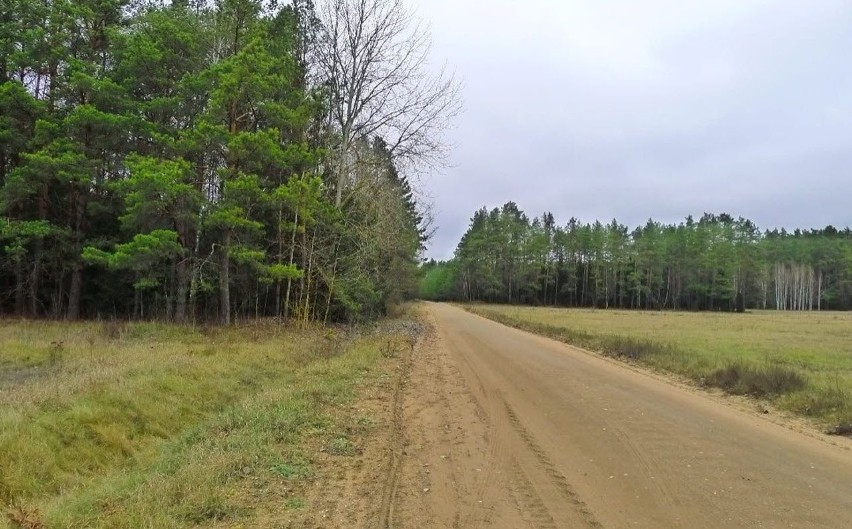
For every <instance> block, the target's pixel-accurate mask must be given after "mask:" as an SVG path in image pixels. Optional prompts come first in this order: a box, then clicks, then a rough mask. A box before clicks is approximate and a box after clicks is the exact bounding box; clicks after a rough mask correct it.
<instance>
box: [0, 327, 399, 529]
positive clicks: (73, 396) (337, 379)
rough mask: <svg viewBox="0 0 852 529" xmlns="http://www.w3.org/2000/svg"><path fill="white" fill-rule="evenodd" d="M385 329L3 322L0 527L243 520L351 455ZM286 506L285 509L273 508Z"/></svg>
mask: <svg viewBox="0 0 852 529" xmlns="http://www.w3.org/2000/svg"><path fill="white" fill-rule="evenodd" d="M389 340H390V341H399V340H401V338H398V337H396V336H395V335H394V332H393V331H387V332H377V331H369V332H368V330H367V329H363V330H362V332H360V333H349V332H341V333H334V332H333V331H329V330H326V329H320V328H317V329H313V330H299V331H295V330H287V331H283V332H282V331H281V330H280V329H279V328H278V327H276V326H274V325H267V324H257V325H247V326H241V327H236V328H230V329H210V330H193V329H190V328H186V327H177V326H168V325H157V324H139V325H122V324H104V325H101V324H60V323H38V322H7V323H3V324H0V528H3V529H7V528H16V527H27V528H40V527H117V528H121V527H126V528H136V527H185V526H194V525H201V526H215V525H219V524H226V525H227V524H247V525H251V521H252V520H253V519H254V517H255V516H256V515H257V513H258V512H259V511H260V510H262V506H264V505H271V504H274V505H276V506H280V505H285V504H286V505H285V506H286V507H287V508H301V507H303V506H305V503H304V500H302V499H300V498H298V497H290V498H287V499H286V500H282V495H284V496H286V495H287V494H288V492H287V491H288V490H292V487H291V485H292V484H293V483H298V482H305V481H307V480H310V479H312V478H313V476H314V468H313V462H312V461H313V460H312V451H313V450H315V449H318V448H315V447H319V446H328V447H330V450H332V451H333V453H340V454H341V455H351V454H354V453H356V450H357V447H355V446H354V445H353V444H352V443H351V442H349V440H348V438H347V437H346V436H345V434H341V432H344V431H346V428H350V427H352V428H361V429H363V428H366V426H364V425H361V424H360V421H361V419H360V418H356V417H347V416H346V415H345V413H343V412H342V411H341V410H345V409H348V406H346V404H347V403H349V402H351V401H353V400H354V399H355V398H356V397H357V395H358V392H359V390H360V388H362V387H363V386H365V385H367V384H371V383H373V381H375V380H378V378H379V377H380V376H383V375H382V373H383V372H384V371H383V368H382V367H381V366H382V365H383V364H382V362H385V360H384V359H385V357H386V355H387V347H388V346H387V343H388V341H389ZM282 502H284V503H282Z"/></svg>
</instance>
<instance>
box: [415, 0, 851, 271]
mask: <svg viewBox="0 0 852 529" xmlns="http://www.w3.org/2000/svg"><path fill="white" fill-rule="evenodd" d="M412 2H413V4H414V6H415V8H416V10H417V13H418V15H419V16H420V17H421V18H422V19H423V20H424V21H425V22H427V23H428V24H429V25H430V27H431V32H432V37H433V41H434V42H433V52H432V55H433V59H434V61H435V63H436V64H438V65H440V64H441V63H443V62H444V61H446V63H447V64H448V65H449V67H450V68H451V69H453V70H455V71H456V72H457V74H458V76H459V77H460V78H462V79H463V83H464V91H463V97H464V106H465V110H464V113H463V114H462V115H461V116H459V118H458V120H457V123H456V128H455V129H454V130H452V131H450V132H449V133H448V137H447V139H448V141H449V142H450V143H452V144H453V150H452V155H451V158H450V163H451V167H449V168H447V169H444V170H442V171H441V172H440V173H437V174H433V175H431V176H428V177H426V178H425V179H424V180H423V181H422V183H421V186H422V187H423V191H424V193H425V194H426V195H427V196H428V197H427V198H428V199H430V200H431V201H432V202H433V204H434V209H435V214H436V218H435V221H436V227H437V228H438V231H437V232H436V234H435V236H434V239H433V241H432V243H431V248H430V250H429V256H430V257H435V258H448V257H451V256H452V252H453V250H454V249H455V246H456V244H457V242H458V240H459V238H460V237H461V235H462V234H463V233H464V231H465V230H466V229H467V226H468V221H469V219H470V217H471V216H472V214H473V212H474V210H476V209H478V208H480V207H482V206H487V207H489V208H493V207H496V206H500V205H502V204H503V203H505V202H507V201H509V200H514V201H515V202H517V203H518V205H519V206H520V208H521V209H523V210H524V211H525V212H526V213H527V214H528V215H530V216H536V215H539V214H540V213H542V212H544V211H552V212H553V213H554V214H555V215H556V217H557V219H558V220H559V222H560V223H564V222H565V221H567V220H568V219H569V218H570V217H571V216H575V217H577V218H579V219H580V220H582V221H593V220H595V219H601V220H602V221H608V220H611V219H612V218H613V217H615V218H617V219H618V220H619V221H620V222H622V223H625V224H628V225H629V226H630V227H635V226H636V225H638V224H640V223H644V221H645V220H647V219H648V218H649V217H653V218H654V219H656V220H660V221H664V222H677V221H679V220H681V219H683V218H684V217H686V215H689V214H693V215H695V216H700V215H701V214H702V213H703V212H705V211H713V212H717V213H718V212H727V213H730V214H732V215H734V216H739V215H742V216H744V217H748V218H750V219H752V220H754V221H755V222H756V223H757V224H758V226H760V227H761V228H767V227H773V226H779V227H780V226H785V227H806V228H810V227H823V226H825V225H827V224H833V225H836V226H838V225H842V226H845V225H850V224H852V2H850V1H849V0H811V1H805V0H771V1H770V0H689V1H683V0H642V1H638V0H523V1H521V0H412Z"/></svg>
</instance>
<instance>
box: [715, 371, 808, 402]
mask: <svg viewBox="0 0 852 529" xmlns="http://www.w3.org/2000/svg"><path fill="white" fill-rule="evenodd" d="M705 382H706V384H707V385H709V386H715V387H718V388H722V389H723V390H725V391H727V392H728V393H732V394H735V395H753V396H755V397H763V396H768V395H783V394H785V393H792V392H794V391H798V390H801V389H804V387H805V385H806V384H807V381H806V380H805V377H804V376H803V375H802V374H801V373H800V372H798V371H796V370H795V369H793V368H790V367H785V366H779V365H770V366H767V367H765V368H759V367H755V366H750V365H746V364H743V363H733V364H730V365H728V366H727V367H723V368H721V369H717V370H716V371H714V372H712V373H711V374H710V376H709V377H707V379H706V381H705Z"/></svg>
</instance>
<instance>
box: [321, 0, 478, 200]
mask: <svg viewBox="0 0 852 529" xmlns="http://www.w3.org/2000/svg"><path fill="white" fill-rule="evenodd" d="M319 16H320V19H321V20H322V24H323V27H324V35H323V39H322V42H321V43H320V46H319V48H318V53H317V59H316V60H317V66H318V67H319V69H320V73H321V76H322V79H323V82H324V83H325V84H326V85H327V87H328V90H329V92H330V93H329V96H330V102H331V108H330V120H331V125H332V127H333V129H335V130H334V132H335V133H336V134H337V135H339V143H338V145H337V149H336V153H335V154H336V157H335V158H336V160H335V172H336V176H337V182H336V187H337V189H336V203H337V205H340V203H341V202H342V199H343V190H344V188H345V187H347V185H349V184H350V183H351V181H352V179H353V178H354V175H355V174H356V172H355V171H354V170H353V169H354V168H353V164H355V163H356V162H355V156H354V153H353V146H354V144H355V142H356V141H358V140H359V139H367V140H369V139H372V138H374V137H376V136H380V137H382V138H383V139H384V141H385V142H386V143H387V145H388V151H389V152H390V154H391V156H392V157H393V158H394V160H396V161H397V162H398V163H402V164H413V165H419V164H426V165H436V164H438V163H440V162H442V161H443V159H444V155H445V149H444V144H443V142H442V137H441V136H442V135H441V133H442V131H443V130H444V129H446V127H447V126H448V125H449V122H450V120H451V119H452V118H453V117H454V116H455V115H456V114H457V113H458V112H459V111H460V109H461V103H460V98H459V84H458V83H457V82H456V79H455V78H454V76H453V75H451V74H448V73H447V72H446V71H445V70H443V69H442V70H441V71H440V72H438V73H437V74H434V73H431V72H430V70H429V65H428V58H429V51H430V48H431V40H430V37H429V33H428V31H426V30H425V29H424V28H423V26H421V25H419V23H418V22H417V20H416V19H415V18H414V16H413V14H412V12H411V11H410V10H409V9H408V8H407V7H406V5H405V3H404V1H403V0H325V1H324V2H323V3H322V4H321V5H320V9H319Z"/></svg>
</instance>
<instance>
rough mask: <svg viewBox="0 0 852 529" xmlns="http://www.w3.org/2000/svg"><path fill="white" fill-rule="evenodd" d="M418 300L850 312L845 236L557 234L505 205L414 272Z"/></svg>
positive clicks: (691, 227)
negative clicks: (443, 256) (444, 256)
mask: <svg viewBox="0 0 852 529" xmlns="http://www.w3.org/2000/svg"><path fill="white" fill-rule="evenodd" d="M422 272H423V279H422V281H421V295H422V296H423V297H426V298H429V299H441V300H466V301H487V302H496V303H520V304H532V305H556V306H569V307H599V308H610V307H617V308H637V309H640V308H641V309H655V310H656V309H683V310H744V309H746V308H761V309H766V308H772V309H779V310H819V309H839V310H849V309H852V230H850V229H849V228H845V229H842V230H840V229H837V228H834V227H832V226H827V227H826V228H824V229H819V230H795V231H793V232H787V231H785V230H769V231H764V232H761V230H759V229H758V228H757V226H756V225H755V224H754V223H753V222H751V221H750V220H748V219H744V218H741V217H740V218H734V217H732V216H731V215H727V214H719V215H716V214H709V213H705V214H704V215H702V216H701V218H699V219H698V220H695V219H693V218H692V217H688V218H687V219H685V220H684V221H683V222H680V223H679V224H662V223H659V222H655V221H654V220H648V222H647V223H645V225H644V226H639V227H636V228H634V229H630V228H628V227H627V226H625V225H623V224H621V223H619V222H618V221H616V220H613V221H611V222H609V223H606V224H604V223H601V222H594V223H588V224H587V223H582V222H580V221H578V220H577V219H575V218H572V219H570V220H569V221H568V222H567V223H566V224H565V225H564V226H558V225H556V223H555V221H554V216H553V214H551V213H545V214H543V215H541V216H540V217H535V218H532V219H530V218H529V217H528V216H527V215H526V214H525V213H524V212H523V211H521V210H520V209H519V208H518V206H517V205H516V204H515V203H513V202H509V203H507V204H506V205H504V206H503V207H502V208H494V209H492V210H490V211H489V210H487V209H486V208H482V209H480V210H478V211H476V212H475V213H474V215H473V218H472V219H471V220H470V226H469V228H468V230H467V232H466V233H465V234H464V236H463V237H462V239H461V241H460V242H459V244H458V247H457V248H456V251H455V256H454V258H453V259H452V260H450V261H448V262H442V263H436V262H430V263H427V264H426V265H424V267H423V270H422Z"/></svg>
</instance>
